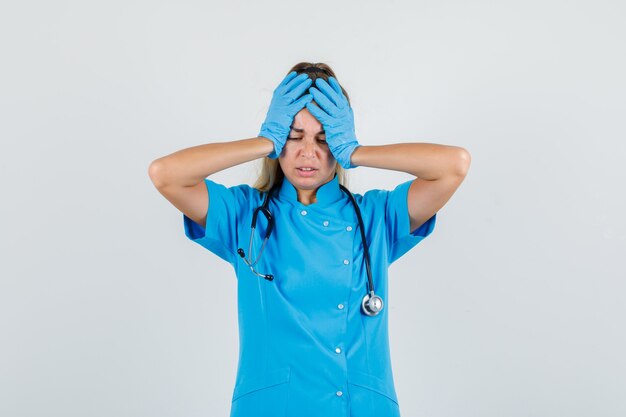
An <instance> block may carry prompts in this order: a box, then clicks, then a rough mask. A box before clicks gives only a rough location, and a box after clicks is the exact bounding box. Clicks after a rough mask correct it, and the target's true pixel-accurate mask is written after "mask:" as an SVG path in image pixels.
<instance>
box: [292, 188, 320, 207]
mask: <svg viewBox="0 0 626 417" xmlns="http://www.w3.org/2000/svg"><path fill="white" fill-rule="evenodd" d="M297 191H298V201H299V202H300V203H302V204H304V205H305V206H308V205H309V204H313V203H315V202H317V197H316V195H315V194H316V193H315V190H297Z"/></svg>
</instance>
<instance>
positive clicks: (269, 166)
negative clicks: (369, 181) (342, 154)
mask: <svg viewBox="0 0 626 417" xmlns="http://www.w3.org/2000/svg"><path fill="white" fill-rule="evenodd" d="M291 71H296V72H297V73H298V74H302V73H306V74H308V75H309V78H311V80H312V81H313V83H315V80H316V79H317V78H323V79H324V80H326V81H328V78H329V77H334V78H337V77H336V76H335V72H334V71H333V70H332V69H331V68H330V67H329V66H328V65H326V64H324V63H321V62H320V63H311V62H300V63H298V64H296V65H294V66H293V67H292V68H291V69H290V70H289V71H288V72H287V74H289V73H290V72H291ZM313 85H314V84H313ZM341 91H342V92H343V94H344V95H345V96H346V99H348V104H350V97H348V93H347V91H346V90H344V88H343V87H341ZM335 173H336V174H337V179H338V181H339V184H341V185H343V186H346V187H347V182H348V175H347V174H348V173H347V172H346V170H345V169H344V168H343V167H342V166H341V165H339V164H337V167H336V168H335ZM284 178H285V174H284V173H283V170H282V169H281V167H280V163H279V162H278V158H276V159H270V158H268V157H267V156H266V157H265V158H263V160H262V162H261V167H260V172H259V177H258V178H257V180H256V182H255V183H254V185H253V186H252V187H253V188H256V189H257V190H259V191H261V192H266V191H269V190H270V189H272V188H273V187H275V186H279V185H280V184H282V182H283V179H284Z"/></svg>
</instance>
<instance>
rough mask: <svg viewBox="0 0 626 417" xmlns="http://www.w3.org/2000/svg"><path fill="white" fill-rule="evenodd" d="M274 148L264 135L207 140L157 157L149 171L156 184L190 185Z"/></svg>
mask: <svg viewBox="0 0 626 417" xmlns="http://www.w3.org/2000/svg"><path fill="white" fill-rule="evenodd" d="M273 149H274V145H273V143H272V141H270V140H269V139H266V138H262V137H257V138H251V139H241V140H236V141H232V142H218V143H207V144H204V145H198V146H193V147H191V148H186V149H182V150H180V151H176V152H174V153H172V154H170V155H167V156H164V157H161V158H158V159H156V160H154V161H153V162H152V163H151V164H150V168H149V171H148V172H149V175H150V178H151V179H152V181H153V182H154V184H155V185H156V186H157V187H160V186H165V185H178V186H181V187H188V186H189V187H190V186H194V185H196V184H198V183H200V182H202V181H204V179H205V178H206V177H208V176H210V175H212V174H214V173H216V172H219V171H222V170H224V169H226V168H230V167H233V166H236V165H239V164H243V163H245V162H249V161H252V160H255V159H258V158H263V157H265V156H267V155H268V154H269V153H270V152H272V150H273Z"/></svg>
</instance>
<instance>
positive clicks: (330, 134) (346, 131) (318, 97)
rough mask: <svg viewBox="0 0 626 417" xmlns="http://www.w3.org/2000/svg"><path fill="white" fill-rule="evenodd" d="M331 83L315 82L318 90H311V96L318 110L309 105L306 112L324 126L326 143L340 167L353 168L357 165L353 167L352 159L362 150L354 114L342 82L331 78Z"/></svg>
mask: <svg viewBox="0 0 626 417" xmlns="http://www.w3.org/2000/svg"><path fill="white" fill-rule="evenodd" d="M328 80H329V82H326V81H325V80H324V79H323V78H318V79H316V80H315V85H316V86H317V88H315V87H311V88H309V92H310V93H311V95H313V100H314V101H315V103H317V104H318V105H319V106H316V105H315V104H311V103H310V102H309V103H307V104H306V108H307V109H308V110H309V112H311V114H312V115H313V116H314V117H315V118H316V119H317V120H319V121H320V123H322V126H323V127H324V131H325V133H326V142H327V143H328V146H329V148H330V151H331V152H332V154H333V156H334V157H335V159H336V160H337V162H338V163H339V165H341V166H342V167H344V168H354V167H356V165H352V162H351V161H350V157H351V156H352V153H353V152H354V150H355V149H356V148H358V147H359V146H361V145H360V144H359V142H358V140H357V138H356V134H355V133H354V113H353V112H352V108H351V107H350V104H349V103H348V99H347V98H346V96H345V95H344V94H343V92H342V91H341V86H340V85H339V82H338V81H337V80H336V79H335V77H329V79H328ZM318 88H319V89H318ZM320 90H321V91H320Z"/></svg>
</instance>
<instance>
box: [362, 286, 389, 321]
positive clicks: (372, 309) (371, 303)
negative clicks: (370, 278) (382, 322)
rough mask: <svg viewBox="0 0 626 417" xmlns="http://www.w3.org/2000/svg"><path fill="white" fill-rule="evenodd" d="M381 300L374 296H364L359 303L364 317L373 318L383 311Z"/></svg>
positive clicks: (372, 294)
mask: <svg viewBox="0 0 626 417" xmlns="http://www.w3.org/2000/svg"><path fill="white" fill-rule="evenodd" d="M383 306H384V305H383V299H382V298H380V297H379V296H377V295H376V294H374V293H373V292H372V293H371V294H366V295H365V297H363V301H361V310H362V311H363V314H365V315H366V316H375V315H377V314H378V313H380V312H381V311H382V309H383Z"/></svg>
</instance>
